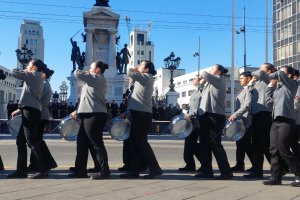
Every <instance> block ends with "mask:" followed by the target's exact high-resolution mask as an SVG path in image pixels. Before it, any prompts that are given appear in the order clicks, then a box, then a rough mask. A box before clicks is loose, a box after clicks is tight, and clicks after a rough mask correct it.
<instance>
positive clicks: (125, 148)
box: [122, 139, 147, 169]
mask: <svg viewBox="0 0 300 200" xmlns="http://www.w3.org/2000/svg"><path fill="white" fill-rule="evenodd" d="M129 151H130V141H129V139H127V140H124V141H123V154H122V158H123V163H124V165H125V166H127V167H128V166H129V159H130V155H129ZM137 154H138V157H139V163H140V164H139V166H140V168H141V169H142V168H145V167H147V166H146V163H145V161H144V160H143V157H142V155H141V154H140V153H139V152H137Z"/></svg>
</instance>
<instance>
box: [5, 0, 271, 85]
mask: <svg viewBox="0 0 300 200" xmlns="http://www.w3.org/2000/svg"><path fill="white" fill-rule="evenodd" d="M94 3H95V0H52V1H40V0H18V1H17V0H0V27H1V35H0V51H1V55H0V65H2V66H4V67H7V68H9V69H13V68H14V67H15V66H16V63H17V61H16V55H15V50H16V48H17V43H18V35H19V31H20V25H21V23H22V19H33V20H39V21H41V25H42V26H43V29H44V39H45V60H44V61H45V63H46V64H47V65H48V66H49V67H50V68H51V69H54V70H55V73H54V75H53V77H52V79H51V85H52V89H53V91H55V90H57V91H59V85H60V84H61V83H62V81H67V79H66V77H67V76H69V75H70V71H71V69H72V63H71V61H70V53H71V44H70V41H69V38H70V37H72V36H73V35H74V34H75V33H76V32H77V31H78V30H80V29H81V32H82V31H83V30H84V28H83V22H82V19H83V17H82V13H83V12H84V11H88V10H90V9H91V8H92V6H93V4H94ZM109 4H110V6H111V8H112V10H113V11H114V12H116V13H118V14H120V23H119V33H118V34H119V35H120V36H121V39H120V43H119V49H120V48H122V46H123V44H124V43H129V34H128V26H127V23H126V21H125V17H126V16H128V17H129V18H130V26H131V28H134V27H138V28H140V29H145V30H147V29H148V25H147V23H148V21H150V22H151V33H150V38H151V41H152V42H153V43H154V45H155V53H154V63H155V65H156V67H157V68H161V67H163V66H164V63H163V59H164V58H165V57H167V56H169V54H170V52H171V51H174V52H175V55H176V56H179V57H181V64H180V68H185V69H186V71H187V72H192V71H195V70H197V58H195V57H193V54H194V52H196V51H197V50H198V37H199V36H200V38H201V47H200V65H201V68H204V67H207V66H211V65H212V64H215V63H219V64H222V65H224V66H231V20H232V19H231V13H232V9H231V7H232V0H209V1H206V0H188V1H179V0H177V1H176V0H175V1H174V0H173V1H171V0H148V1H142V0H128V1H125V0H122V1H121V0H110V2H109ZM271 4H272V1H270V0H269V18H270V20H269V57H268V59H269V62H272V60H273V58H272V33H271V31H272V29H271V27H272V18H271V17H272V10H271ZM244 6H246V28H247V32H246V34H247V36H246V38H247V64H248V65H251V66H259V65H260V64H261V63H263V62H265V15H266V14H265V10H266V1H264V0H251V1H250V0H236V6H235V9H236V18H235V25H236V28H235V29H236V30H239V29H240V27H241V26H242V24H243V7H244ZM74 40H76V41H77V42H78V44H79V46H80V49H81V50H84V49H85V43H82V38H81V36H80V34H78V35H76V36H75V37H74ZM235 65H236V66H242V65H243V35H241V34H239V35H237V34H236V35H235ZM67 82H68V81H67Z"/></svg>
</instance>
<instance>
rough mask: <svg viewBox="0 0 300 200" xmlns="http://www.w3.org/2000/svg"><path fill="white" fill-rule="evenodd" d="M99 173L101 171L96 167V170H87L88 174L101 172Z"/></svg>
mask: <svg viewBox="0 0 300 200" xmlns="http://www.w3.org/2000/svg"><path fill="white" fill-rule="evenodd" d="M99 171H100V170H99V169H97V168H96V167H94V168H89V169H88V170H87V172H88V173H97V172H99Z"/></svg>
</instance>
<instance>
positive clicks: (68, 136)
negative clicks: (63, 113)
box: [59, 116, 81, 141]
mask: <svg viewBox="0 0 300 200" xmlns="http://www.w3.org/2000/svg"><path fill="white" fill-rule="evenodd" d="M80 122H81V121H80V119H78V118H75V119H74V118H71V117H70V116H68V117H65V118H64V119H63V120H62V121H61V123H60V126H59V130H60V131H59V132H60V135H61V136H62V138H64V139H65V140H67V141H74V140H76V139H77V135H78V133H79V129H80V125H81V123H80Z"/></svg>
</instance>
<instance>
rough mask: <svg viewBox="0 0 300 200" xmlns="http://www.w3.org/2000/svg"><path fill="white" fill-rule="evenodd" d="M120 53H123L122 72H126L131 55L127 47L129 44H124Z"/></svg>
mask: <svg viewBox="0 0 300 200" xmlns="http://www.w3.org/2000/svg"><path fill="white" fill-rule="evenodd" d="M120 54H121V55H122V60H121V67H120V70H119V71H120V73H123V74H126V72H127V64H128V63H129V58H131V55H130V53H129V51H128V49H127V44H124V48H123V49H122V50H121V52H120Z"/></svg>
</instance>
